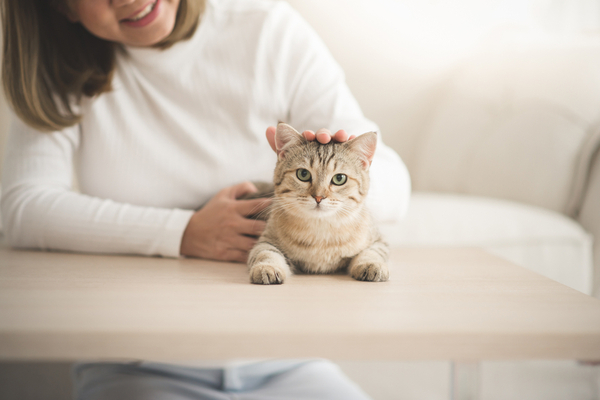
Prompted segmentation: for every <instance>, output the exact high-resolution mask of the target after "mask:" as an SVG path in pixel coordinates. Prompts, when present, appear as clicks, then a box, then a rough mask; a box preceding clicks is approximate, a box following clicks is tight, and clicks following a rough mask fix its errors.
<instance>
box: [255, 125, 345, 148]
mask: <svg viewBox="0 0 600 400" xmlns="http://www.w3.org/2000/svg"><path fill="white" fill-rule="evenodd" d="M276 131H277V128H276V127H274V126H270V127H268V128H267V140H268V141H269V144H270V145H271V148H272V149H273V151H276V149H275V132H276ZM302 136H304V137H305V138H306V140H308V141H311V142H312V141H313V140H316V141H318V142H319V143H321V144H327V143H329V142H331V141H332V140H333V141H334V142H339V143H342V142H347V141H348V140H352V139H354V138H355V137H356V136H354V135H352V136H348V134H347V133H346V131H345V130H343V129H340V130H339V131H337V132H336V133H335V134H333V135H332V134H331V131H330V130H329V129H325V128H323V129H319V130H318V131H316V132H313V131H304V132H302Z"/></svg>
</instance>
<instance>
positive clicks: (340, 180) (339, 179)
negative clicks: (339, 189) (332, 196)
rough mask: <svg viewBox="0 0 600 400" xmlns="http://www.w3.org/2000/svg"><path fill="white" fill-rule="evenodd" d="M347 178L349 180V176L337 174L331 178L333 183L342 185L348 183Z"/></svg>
mask: <svg viewBox="0 0 600 400" xmlns="http://www.w3.org/2000/svg"><path fill="white" fill-rule="evenodd" d="M347 180H348V177H347V176H346V175H344V174H335V175H334V176H333V179H332V180H331V183H333V184H334V185H338V186H342V185H343V184H344V183H346V181H347Z"/></svg>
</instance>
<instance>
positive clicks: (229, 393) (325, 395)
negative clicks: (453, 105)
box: [73, 360, 369, 400]
mask: <svg viewBox="0 0 600 400" xmlns="http://www.w3.org/2000/svg"><path fill="white" fill-rule="evenodd" d="M73 378H74V386H75V398H76V399H77V400H104V399H106V400H191V399H195V400H271V399H272V400H275V399H278V400H279V399H281V400H285V399H289V400H292V399H293V400H304V399H323V400H334V399H335V400H338V399H339V400H368V399H369V397H368V396H367V395H366V394H365V393H364V392H363V391H362V390H361V389H360V388H359V387H358V386H357V385H356V384H355V383H353V382H352V381H350V380H349V379H348V378H347V377H346V376H345V375H344V374H343V373H342V372H341V370H340V369H339V368H338V367H337V365H335V364H333V363H331V362H329V361H326V360H270V361H262V362H257V363H253V364H249V365H244V366H237V367H231V368H229V367H228V368H196V367H187V366H179V365H171V364H159V363H150V362H142V363H80V364H77V365H76V366H75V367H74V368H73Z"/></svg>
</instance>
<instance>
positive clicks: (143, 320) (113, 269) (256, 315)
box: [0, 248, 600, 360]
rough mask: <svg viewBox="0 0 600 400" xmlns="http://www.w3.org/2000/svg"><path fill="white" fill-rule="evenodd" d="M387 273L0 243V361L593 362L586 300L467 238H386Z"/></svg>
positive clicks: (598, 325)
mask: <svg viewBox="0 0 600 400" xmlns="http://www.w3.org/2000/svg"><path fill="white" fill-rule="evenodd" d="M390 264H391V279H390V281H389V282H385V283H366V282H358V281H354V280H352V279H351V278H349V277H348V276H345V275H297V276H293V277H291V278H290V279H289V280H288V281H287V282H286V283H285V284H283V285H279V286H260V285H252V284H250V283H249V281H248V276H247V271H246V267H245V266H244V265H241V264H231V263H220V262H211V261H204V260H194V259H178V260H173V259H161V258H148V257H127V256H100V255H82V254H67V253H57V252H54V253H52V252H37V251H17V250H10V249H6V248H1V249H0V359H5V360H6V359H13V360H76V359H99V358H101V359H112V358H136V359H137V358H139V359H152V360H195V359H203V360H216V359H229V358H255V357H313V356H316V357H327V358H333V359H382V360H383V359H395V360H413V359H430V360H431V359H458V360H473V359H521V358H553V359H567V358H574V359H584V360H600V301H599V300H597V299H594V298H592V297H589V296H586V295H584V294H581V293H579V292H576V291H575V290H572V289H570V288H568V287H566V286H563V285H560V284H558V283H556V282H553V281H551V280H549V279H547V278H544V277H542V276H540V275H537V274H535V273H532V272H529V271H527V270H525V269H523V268H520V267H517V266H514V265H512V264H510V263H508V262H506V261H503V260H501V259H499V258H496V257H494V256H492V255H490V254H487V253H485V252H484V251H482V250H478V249H395V250H393V251H392V255H391V263H390Z"/></svg>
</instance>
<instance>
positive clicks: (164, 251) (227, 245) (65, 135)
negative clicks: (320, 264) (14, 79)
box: [1, 118, 263, 261]
mask: <svg viewBox="0 0 600 400" xmlns="http://www.w3.org/2000/svg"><path fill="white" fill-rule="evenodd" d="M79 140H80V135H79V128H78V127H72V128H68V129H65V130H64V131H61V132H54V133H40V132H37V131H35V130H33V129H31V128H29V127H28V126H26V125H25V124H23V123H22V122H21V121H19V120H17V119H16V118H15V120H14V122H13V123H12V126H11V129H10V132H9V139H8V143H7V149H6V150H7V151H6V158H5V161H4V167H3V176H2V189H3V190H2V199H1V212H2V221H3V225H4V232H5V235H6V237H7V239H8V242H9V244H10V245H12V246H14V247H24V248H38V249H57V250H70V251H78V252H93V253H121V254H142V255H161V256H167V257H177V256H179V255H180V252H181V254H184V255H192V256H198V257H204V258H214V259H222V260H236V261H243V254H244V252H247V251H248V250H249V249H250V247H251V244H249V243H246V242H248V241H249V240H250V239H249V238H247V237H246V236H244V234H260V232H259V231H262V229H261V227H262V224H263V223H262V222H261V221H257V222H254V221H249V220H247V219H245V218H243V215H242V214H243V213H244V212H245V208H250V209H251V210H253V211H254V212H256V210H257V209H261V207H262V206H261V205H260V204H259V202H260V201H254V202H256V204H254V202H251V201H250V202H242V201H236V200H235V197H236V195H237V194H239V193H237V192H236V193H233V198H232V199H229V200H223V199H221V197H219V196H216V197H215V199H213V200H211V202H209V204H210V206H209V204H207V205H206V206H205V207H204V208H203V209H202V210H199V211H197V212H194V211H192V210H182V209H177V208H173V209H168V208H158V207H142V206H136V205H133V204H126V203H121V202H116V201H112V200H110V199H100V198H97V197H92V196H87V195H84V194H80V193H76V192H75V191H73V190H72V182H73V161H74V160H73V158H74V155H75V154H76V150H77V148H78V146H79ZM107 162H110V160H107ZM238 186H240V188H237V189H235V190H237V191H238V192H239V191H241V192H244V191H247V190H252V188H248V187H247V186H248V185H247V184H246V185H238ZM229 190H230V191H231V190H234V189H229ZM224 191H226V190H224ZM228 207H229V208H230V207H234V208H236V209H237V210H238V211H239V213H237V214H235V213H228V212H226V211H227V210H229V208H228ZM244 207H245V208H244ZM207 210H208V211H209V216H210V218H208V217H206V216H205V215H206V213H207ZM216 225H219V226H221V227H223V226H226V227H227V230H226V231H225V233H227V234H226V235H225V236H223V235H216V234H214V232H215V231H216V230H217V229H219V228H218V227H217V226H216ZM248 225H251V228H252V229H253V230H252V231H251V232H248V229H249V228H248ZM182 238H185V239H186V240H185V241H182ZM223 249H226V250H229V249H234V250H237V251H233V252H232V251H224V250H223ZM240 254H241V255H240Z"/></svg>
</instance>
